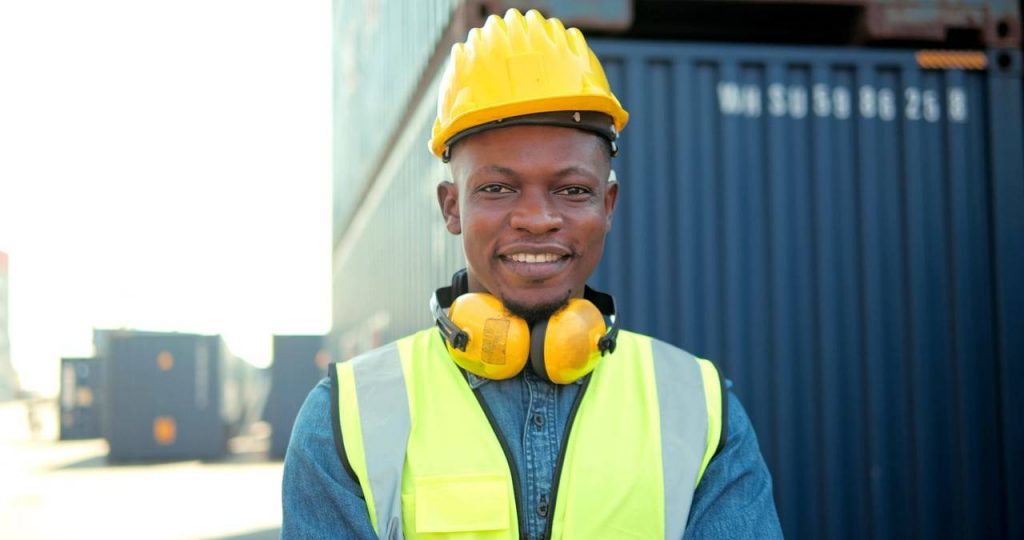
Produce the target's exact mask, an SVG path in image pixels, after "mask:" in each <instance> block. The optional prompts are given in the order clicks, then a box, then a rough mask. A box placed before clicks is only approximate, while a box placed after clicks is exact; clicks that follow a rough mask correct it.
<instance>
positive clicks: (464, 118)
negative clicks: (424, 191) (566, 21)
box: [429, 9, 629, 160]
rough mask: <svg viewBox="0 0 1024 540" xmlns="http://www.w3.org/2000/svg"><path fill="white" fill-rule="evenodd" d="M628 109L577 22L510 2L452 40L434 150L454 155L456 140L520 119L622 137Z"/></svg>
mask: <svg viewBox="0 0 1024 540" xmlns="http://www.w3.org/2000/svg"><path fill="white" fill-rule="evenodd" d="M627 121H629V113H627V112H626V110H625V109H623V108H622V105H621V104H619V100H618V99H616V98H615V95H614V94H612V91H611V88H610V87H609V86H608V78H607V77H605V74H604V70H603V69H602V68H601V63H600V62H599V61H598V60H597V57H596V56H594V53H593V51H591V50H590V47H588V46H587V42H586V40H585V39H584V38H583V34H582V33H580V31H579V30H578V29H576V28H570V29H568V30H566V29H565V27H564V26H562V22H561V21H559V20H558V19H553V18H552V19H545V18H544V16H543V15H541V14H540V13H539V12H537V11H536V10H530V11H527V12H526V15H525V16H524V15H523V14H522V13H520V12H519V11H518V10H516V9H510V10H508V12H507V13H505V17H504V18H501V17H498V16H497V15H491V16H490V17H488V18H487V21H486V22H485V23H484V26H483V28H474V29H472V30H470V31H469V35H468V37H467V38H466V42H465V43H456V44H455V45H453V46H452V53H451V59H450V61H449V62H448V66H447V68H446V69H445V72H444V75H443V77H442V79H441V87H440V91H439V92H438V98H437V119H436V120H435V121H434V128H433V130H432V132H431V137H430V142H429V146H430V151H431V152H432V153H433V154H434V155H435V156H438V157H440V158H442V159H445V160H447V157H448V149H449V147H450V146H451V144H453V143H454V142H455V141H456V140H458V139H460V138H462V137H464V136H466V135H468V134H472V133H476V132H478V131H482V130H484V129H489V128H492V127H501V126H507V125H515V124H541V125H563V126H567V127H578V128H581V129H586V130H589V131H593V132H595V133H598V134H600V135H603V136H605V137H606V138H608V139H609V141H611V143H612V149H613V151H614V149H615V146H614V145H615V138H616V137H617V136H618V133H619V132H621V131H622V128H624V127H625V126H626V122H627Z"/></svg>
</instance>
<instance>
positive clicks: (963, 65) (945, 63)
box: [914, 50, 988, 70]
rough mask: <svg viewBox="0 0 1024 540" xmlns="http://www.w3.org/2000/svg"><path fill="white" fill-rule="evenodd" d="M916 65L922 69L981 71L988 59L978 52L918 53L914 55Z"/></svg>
mask: <svg viewBox="0 0 1024 540" xmlns="http://www.w3.org/2000/svg"><path fill="white" fill-rule="evenodd" d="M914 58H915V59H916V60H917V65H919V66H921V67H922V68H924V69H968V70H983V69H986V68H987V67H988V57H987V56H985V53H983V52H980V51H927V50H925V51H918V52H916V53H915V54H914Z"/></svg>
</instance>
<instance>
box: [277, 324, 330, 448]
mask: <svg viewBox="0 0 1024 540" xmlns="http://www.w3.org/2000/svg"><path fill="white" fill-rule="evenodd" d="M327 363H328V354H327V351H326V350H325V349H324V336H274V360H273V364H272V365H271V367H270V372H271V383H270V393H269V395H268V396H267V402H266V407H265V408H264V409H263V419H264V420H265V421H266V422H267V423H269V424H270V426H271V437H270V456H271V457H273V458H278V459H279V458H283V457H284V454H285V450H287V448H288V440H289V438H290V437H291V433H292V424H294V423H295V417H296V416H297V415H298V414H299V409H300V408H301V407H302V403H303V401H305V399H306V396H307V395H308V394H309V391H310V390H312V389H313V387H314V386H315V385H316V383H317V382H318V381H319V380H320V379H322V378H324V376H326V374H327Z"/></svg>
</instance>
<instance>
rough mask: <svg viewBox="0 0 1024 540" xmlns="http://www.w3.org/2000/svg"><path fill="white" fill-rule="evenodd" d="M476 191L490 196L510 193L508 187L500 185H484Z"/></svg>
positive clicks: (510, 190)
mask: <svg viewBox="0 0 1024 540" xmlns="http://www.w3.org/2000/svg"><path fill="white" fill-rule="evenodd" d="M477 191H480V192H481V193H491V194H498V193H512V189H511V188H509V187H508V186H503V185H501V184H486V185H484V186H481V187H480V189H478V190H477Z"/></svg>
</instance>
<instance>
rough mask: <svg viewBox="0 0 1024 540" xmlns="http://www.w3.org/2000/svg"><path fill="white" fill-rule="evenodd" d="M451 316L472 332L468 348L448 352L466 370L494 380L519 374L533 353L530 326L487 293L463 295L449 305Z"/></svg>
mask: <svg viewBox="0 0 1024 540" xmlns="http://www.w3.org/2000/svg"><path fill="white" fill-rule="evenodd" d="M448 318H449V319H451V321H452V322H453V323H454V324H455V325H456V326H458V327H459V328H461V329H462V330H463V331H464V332H466V334H468V335H469V341H468V343H467V345H466V350H465V351H460V350H459V349H456V348H454V347H452V346H451V344H449V343H448V342H447V341H446V342H445V345H446V346H447V347H448V353H449V354H450V355H451V357H452V359H453V360H455V363H456V364H458V365H459V366H461V367H462V368H463V369H465V370H466V371H469V372H470V373H474V374H476V375H479V376H481V377H485V378H488V379H493V380H501V379H508V378H510V377H514V376H516V375H517V374H518V373H519V372H520V371H522V370H523V366H524V365H526V359H527V357H528V356H529V353H530V328H529V326H528V325H527V324H526V321H524V320H523V319H521V318H519V317H516V316H515V315H512V314H511V313H509V312H508V311H507V310H506V309H505V306H503V305H502V304H501V300H498V298H496V297H494V296H492V295H490V294H486V293H469V294H463V295H461V296H459V297H458V298H456V299H455V301H454V302H452V305H451V307H450V308H448Z"/></svg>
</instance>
